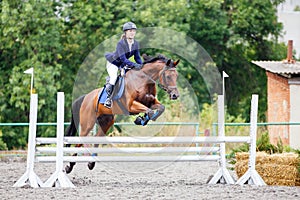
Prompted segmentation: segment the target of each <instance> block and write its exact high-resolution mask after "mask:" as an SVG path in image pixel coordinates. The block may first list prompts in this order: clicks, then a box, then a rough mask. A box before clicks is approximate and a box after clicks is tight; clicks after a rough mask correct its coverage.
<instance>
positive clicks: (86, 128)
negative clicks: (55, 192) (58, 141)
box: [65, 116, 96, 174]
mask: <svg viewBox="0 0 300 200" xmlns="http://www.w3.org/2000/svg"><path fill="white" fill-rule="evenodd" d="M94 118H95V117H94ZM94 118H93V116H91V117H89V121H87V120H86V119H85V120H82V121H81V122H80V136H81V137H84V136H87V135H88V134H89V132H90V131H91V130H92V129H93V128H94V125H95V122H96V119H94ZM75 146H76V147H78V148H79V147H82V146H83V144H76V145H75ZM73 156H77V153H75V154H73ZM75 164H76V162H70V164H69V165H67V166H66V167H65V171H66V173H67V174H69V173H71V171H72V170H73V167H74V165H75Z"/></svg>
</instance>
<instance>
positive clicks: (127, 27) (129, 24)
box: [123, 22, 137, 31]
mask: <svg viewBox="0 0 300 200" xmlns="http://www.w3.org/2000/svg"><path fill="white" fill-rule="evenodd" d="M130 29H137V28H136V25H135V24H134V23H133V22H126V23H125V24H124V25H123V31H127V30H130Z"/></svg>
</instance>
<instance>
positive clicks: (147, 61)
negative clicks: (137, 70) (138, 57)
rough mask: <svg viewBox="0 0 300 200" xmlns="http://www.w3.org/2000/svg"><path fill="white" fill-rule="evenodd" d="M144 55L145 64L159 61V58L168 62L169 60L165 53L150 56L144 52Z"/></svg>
mask: <svg viewBox="0 0 300 200" xmlns="http://www.w3.org/2000/svg"><path fill="white" fill-rule="evenodd" d="M142 56H143V58H144V63H143V64H147V63H153V62H155V61H157V60H161V61H163V62H167V60H168V59H167V58H166V57H165V56H164V55H162V54H158V55H157V56H155V57H151V56H148V55H147V54H143V55H142Z"/></svg>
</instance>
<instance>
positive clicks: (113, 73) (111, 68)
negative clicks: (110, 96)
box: [106, 61, 119, 85]
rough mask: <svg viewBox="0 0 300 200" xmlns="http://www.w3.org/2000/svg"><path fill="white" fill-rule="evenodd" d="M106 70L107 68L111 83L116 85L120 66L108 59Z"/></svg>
mask: <svg viewBox="0 0 300 200" xmlns="http://www.w3.org/2000/svg"><path fill="white" fill-rule="evenodd" d="M106 70H107V73H108V75H109V83H110V84H111V85H115V83H116V80H117V77H118V70H119V68H118V67H117V66H116V65H114V64H112V63H110V62H108V61H107V63H106Z"/></svg>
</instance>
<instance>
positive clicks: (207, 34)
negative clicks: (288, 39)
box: [0, 0, 286, 149]
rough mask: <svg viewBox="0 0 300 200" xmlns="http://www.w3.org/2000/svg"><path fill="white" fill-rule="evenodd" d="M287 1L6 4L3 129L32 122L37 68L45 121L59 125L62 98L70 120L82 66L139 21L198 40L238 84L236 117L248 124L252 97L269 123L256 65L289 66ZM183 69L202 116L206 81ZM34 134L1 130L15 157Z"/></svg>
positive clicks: (233, 88) (1, 50)
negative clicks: (283, 8)
mask: <svg viewBox="0 0 300 200" xmlns="http://www.w3.org/2000/svg"><path fill="white" fill-rule="evenodd" d="M282 1H283V0H276V1H260V0H253V1H246V0H234V1H232V0H189V1H186V0H178V1H174V0H171V1H170V0H162V1H159V2H158V1H156V0H139V1H136V0H134V1H129V0H118V1H117V0H103V1H99V0H90V1H82V0H79V1H73V0H61V1H56V0H48V1H46V0H41V1H35V0H28V1H9V0H2V1H1V8H0V27H1V29H0V68H1V70H0V77H1V78H0V84H1V85H2V87H1V88H0V122H26V121H28V115H29V106H28V105H29V90H30V89H29V87H30V77H29V76H28V75H25V74H23V71H25V70H26V69H28V68H30V67H34V70H35V73H34V75H35V85H34V89H35V92H36V93H38V95H39V111H38V113H39V114H38V121H40V122H48V121H49V122H53V121H55V115H53V113H54V112H55V110H56V92H57V91H64V92H65V94H66V102H67V104H66V118H67V119H68V118H69V117H70V112H67V111H68V110H70V107H71V101H72V95H71V94H72V89H73V86H74V80H75V78H76V73H77V71H78V69H79V67H80V65H81V64H82V63H83V61H84V59H85V58H86V56H87V55H88V54H89V53H90V52H91V51H92V50H93V49H94V48H95V47H96V46H97V45H98V44H99V43H101V42H102V41H104V40H106V39H108V38H110V37H111V36H113V35H116V34H119V33H121V26H122V24H123V23H124V22H126V21H134V22H135V23H136V24H137V25H138V27H162V28H170V29H173V30H176V31H180V32H184V33H185V34H186V35H187V36H189V37H191V38H193V39H194V40H196V41H197V42H198V43H199V44H201V45H202V46H203V47H204V48H205V49H206V51H207V52H208V53H209V55H210V56H211V58H212V59H213V60H214V61H215V64H216V66H218V68H219V70H220V71H223V70H225V71H226V72H227V73H228V74H229V76H230V79H228V84H226V91H227V94H226V95H227V102H228V111H229V112H230V114H231V115H233V116H239V115H240V117H241V118H242V119H246V120H247V119H248V118H249V114H248V113H249V105H250V103H249V96H250V95H251V93H258V94H259V95H260V112H259V113H260V115H261V116H260V118H261V119H264V118H265V117H264V112H265V110H266V77H265V73H264V71H263V70H261V69H259V68H258V67H256V66H254V65H253V64H251V60H269V59H270V60H272V59H283V58H284V54H285V52H286V50H285V48H286V47H285V45H283V44H278V42H277V37H278V36H279V35H280V31H281V30H282V25H281V24H280V23H278V22H277V18H276V6H277V5H278V4H279V3H280V2H282ZM178 42H180V41H178ZM183 48H186V49H188V48H192V47H183ZM145 51H148V52H151V54H154V53H156V52H157V51H156V50H153V49H152V50H151V49H149V50H145ZM171 57H174V55H172V56H171ZM181 64H182V66H185V67H184V68H179V69H178V70H179V72H180V74H181V75H182V76H184V78H185V79H186V80H188V82H189V84H190V85H191V86H192V89H193V91H195V94H196V95H197V100H198V104H199V106H198V107H197V109H202V108H204V106H203V105H204V103H210V99H211V98H212V97H210V95H209V94H208V92H207V89H206V86H205V84H204V81H203V80H202V78H203V77H199V75H198V74H196V73H195V72H194V70H193V66H191V64H189V63H187V62H186V61H184V60H183V61H182V63H181ZM100 65H103V67H104V65H105V63H100ZM91 67H92V66H91ZM183 92H185V91H183ZM159 95H162V94H159ZM187 101H188V100H187ZM166 103H167V104H168V102H166ZM195 109H196V108H195ZM38 129H39V130H38V134H39V135H42V136H49V135H54V134H55V128H53V127H39V128H38ZM27 131H28V130H27V128H15V127H14V128H12V127H7V128H6V127H5V128H3V127H1V132H2V137H1V138H2V140H3V142H4V143H6V144H7V148H9V149H11V148H24V147H26V139H27Z"/></svg>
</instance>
